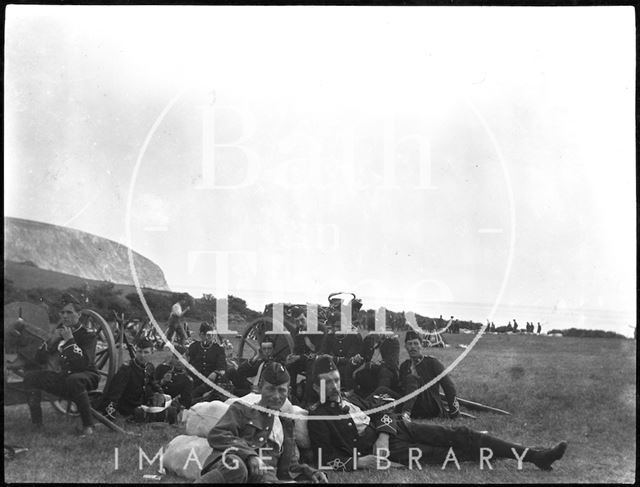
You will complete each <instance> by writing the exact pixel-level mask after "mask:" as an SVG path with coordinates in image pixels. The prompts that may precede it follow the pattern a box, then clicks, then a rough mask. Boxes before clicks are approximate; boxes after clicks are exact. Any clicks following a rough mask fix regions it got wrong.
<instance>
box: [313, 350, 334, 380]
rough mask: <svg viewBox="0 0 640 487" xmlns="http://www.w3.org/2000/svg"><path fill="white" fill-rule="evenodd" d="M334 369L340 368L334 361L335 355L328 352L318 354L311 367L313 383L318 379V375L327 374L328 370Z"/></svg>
mask: <svg viewBox="0 0 640 487" xmlns="http://www.w3.org/2000/svg"><path fill="white" fill-rule="evenodd" d="M333 370H338V367H336V364H335V362H334V361H333V357H331V355H326V354H325V355H318V357H316V360H315V362H313V368H312V369H311V376H312V377H313V383H314V384H315V383H316V382H317V381H318V376H319V375H320V374H326V373H327V372H331V371H333Z"/></svg>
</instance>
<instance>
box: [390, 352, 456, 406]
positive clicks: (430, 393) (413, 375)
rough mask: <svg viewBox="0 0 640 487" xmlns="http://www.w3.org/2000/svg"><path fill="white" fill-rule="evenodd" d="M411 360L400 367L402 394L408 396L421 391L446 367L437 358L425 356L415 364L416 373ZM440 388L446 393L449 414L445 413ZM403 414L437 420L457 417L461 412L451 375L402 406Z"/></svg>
mask: <svg viewBox="0 0 640 487" xmlns="http://www.w3.org/2000/svg"><path fill="white" fill-rule="evenodd" d="M411 365H412V363H411V359H407V360H405V361H404V362H402V364H401V365H400V383H401V386H402V394H403V395H407V394H410V393H412V392H413V391H415V390H417V389H419V388H420V387H422V386H423V385H425V384H427V383H428V382H430V381H431V380H432V379H434V378H435V377H436V376H438V375H439V374H440V373H441V372H442V371H443V370H444V366H443V365H442V364H441V363H440V361H439V360H438V359H436V358H435V357H430V356H425V357H423V358H422V360H420V361H419V362H418V363H416V364H414V368H415V371H412V367H411ZM440 387H442V390H443V391H444V394H445V397H446V400H447V403H448V405H449V412H450V414H449V413H447V411H445V409H444V405H443V403H442V400H441V399H440ZM402 410H403V412H409V413H411V416H412V417H413V418H435V417H438V416H441V417H447V416H450V415H455V414H457V412H458V411H459V405H458V401H457V399H456V388H455V386H454V385H453V381H452V380H451V378H450V377H449V375H445V376H444V377H443V378H442V379H440V381H439V382H437V383H436V384H434V385H433V386H431V387H429V389H427V390H426V391H424V392H422V393H421V394H419V395H418V396H415V397H413V398H411V399H409V400H408V401H405V402H404V403H403V404H402Z"/></svg>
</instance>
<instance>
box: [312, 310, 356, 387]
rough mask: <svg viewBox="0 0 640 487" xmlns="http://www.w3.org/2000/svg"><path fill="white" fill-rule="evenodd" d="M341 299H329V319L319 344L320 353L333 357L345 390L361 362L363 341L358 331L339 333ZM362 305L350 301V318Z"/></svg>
mask: <svg viewBox="0 0 640 487" xmlns="http://www.w3.org/2000/svg"><path fill="white" fill-rule="evenodd" d="M341 307H342V299H339V298H334V299H331V300H330V309H329V320H328V321H327V324H326V327H325V331H324V332H325V333H324V336H323V338H322V343H321V345H320V353H321V354H328V355H331V356H332V357H333V359H334V360H335V362H336V365H337V366H338V369H339V370H340V373H341V375H342V377H344V383H343V385H344V387H345V388H346V389H347V390H351V389H353V372H354V371H355V369H356V368H357V367H359V366H360V365H361V364H362V363H363V362H364V358H363V357H362V354H363V353H364V350H363V341H362V336H361V335H360V333H357V332H354V333H340V326H341V323H340V322H341V319H342V313H341V311H342V310H341ZM361 307H362V303H361V302H360V300H354V301H353V302H352V309H351V313H352V319H353V318H354V317H355V316H356V315H357V313H358V311H359V310H360V308H361Z"/></svg>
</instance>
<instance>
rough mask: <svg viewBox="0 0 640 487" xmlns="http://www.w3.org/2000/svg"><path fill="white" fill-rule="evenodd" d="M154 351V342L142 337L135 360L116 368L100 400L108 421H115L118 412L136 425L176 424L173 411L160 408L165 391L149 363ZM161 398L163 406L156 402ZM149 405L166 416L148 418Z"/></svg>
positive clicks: (174, 411) (137, 344)
mask: <svg viewBox="0 0 640 487" xmlns="http://www.w3.org/2000/svg"><path fill="white" fill-rule="evenodd" d="M153 352H154V347H153V343H152V342H151V341H150V340H147V339H146V338H141V339H140V340H138V342H137V343H136V355H135V357H134V359H133V360H131V361H130V362H128V363H126V364H123V365H122V366H120V368H119V369H118V372H117V373H116V375H115V377H114V378H113V380H112V381H111V384H110V385H109V389H107V390H106V391H105V393H104V395H103V398H102V407H101V409H102V410H103V411H104V413H105V416H107V417H108V418H109V419H111V420H115V419H116V413H118V414H120V415H121V416H123V417H126V418H131V417H132V416H133V419H134V420H135V421H137V422H143V421H155V420H160V421H164V420H165V419H166V420H167V421H168V422H169V423H174V422H175V421H176V416H177V410H176V409H175V408H173V407H169V408H162V406H163V405H164V403H165V401H164V392H163V390H162V387H161V386H160V384H159V383H158V382H157V381H156V379H155V376H154V371H155V368H154V366H153V364H152V363H151V356H152V355H153ZM160 399H162V401H161V402H162V403H163V404H160V403H159V402H158V401H159V400H160ZM148 406H155V407H158V408H159V409H160V408H162V409H163V412H164V413H165V414H164V415H162V416H161V417H152V416H147V414H146V412H147V411H146V408H147V407H148Z"/></svg>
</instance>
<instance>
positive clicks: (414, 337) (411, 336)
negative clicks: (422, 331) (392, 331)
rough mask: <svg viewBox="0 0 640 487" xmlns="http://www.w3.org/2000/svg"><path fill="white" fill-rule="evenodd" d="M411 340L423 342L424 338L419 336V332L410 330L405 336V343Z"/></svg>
mask: <svg viewBox="0 0 640 487" xmlns="http://www.w3.org/2000/svg"><path fill="white" fill-rule="evenodd" d="M409 340H420V341H422V337H421V336H420V335H419V334H418V332H417V331H414V330H409V331H408V332H407V334H406V335H405V336H404V342H405V343H407V342H408V341H409Z"/></svg>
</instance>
